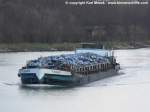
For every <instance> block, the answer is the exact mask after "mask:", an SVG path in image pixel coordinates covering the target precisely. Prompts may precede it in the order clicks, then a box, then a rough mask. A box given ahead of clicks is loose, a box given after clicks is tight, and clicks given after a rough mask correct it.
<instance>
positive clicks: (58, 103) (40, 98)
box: [0, 48, 150, 112]
mask: <svg viewBox="0 0 150 112" xmlns="http://www.w3.org/2000/svg"><path fill="white" fill-rule="evenodd" d="M63 53H73V52H33V53H32V52H22V53H0V112H20V111H21V112H27V111H28V112H41V111H44V112H50V111H54V112H60V111H61V112H83V111H86V112H92V111H94V112H100V111H101V112H135V111H136V112H141V111H143V112H149V111H150V108H149V104H150V96H149V94H150V75H149V74H150V57H149V56H150V49H148V48H145V49H132V50H117V51H115V55H116V57H117V60H118V61H119V62H120V64H121V70H120V72H119V75H116V76H114V77H109V78H106V79H103V80H99V81H96V82H93V83H90V84H87V85H84V86H81V87H74V88H69V87H61V86H45V85H42V86H41V85H40V86H33V85H32V86H26V85H22V84H21V83H20V80H19V78H18V77H17V72H18V69H19V68H20V67H22V66H23V65H24V64H25V62H26V60H29V59H35V58H38V57H40V56H49V55H58V54H63Z"/></svg>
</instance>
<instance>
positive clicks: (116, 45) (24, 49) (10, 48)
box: [0, 41, 150, 52]
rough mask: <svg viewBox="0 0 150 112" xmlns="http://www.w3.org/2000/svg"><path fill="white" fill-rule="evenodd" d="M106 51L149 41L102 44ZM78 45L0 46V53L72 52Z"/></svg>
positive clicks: (32, 44) (145, 44)
mask: <svg viewBox="0 0 150 112" xmlns="http://www.w3.org/2000/svg"><path fill="white" fill-rule="evenodd" d="M103 44H104V46H105V47H106V48H108V49H112V48H113V49H136V48H144V47H150V41H147V42H134V43H129V42H103ZM80 47H81V45H80V43H59V44H58V43H56V44H43V43H18V44H0V52H36V51H72V50H74V49H75V48H80Z"/></svg>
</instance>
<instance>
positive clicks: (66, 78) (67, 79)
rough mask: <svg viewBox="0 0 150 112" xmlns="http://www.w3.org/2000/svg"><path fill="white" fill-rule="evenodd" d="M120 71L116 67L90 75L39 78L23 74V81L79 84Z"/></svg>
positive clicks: (27, 82) (64, 84)
mask: <svg viewBox="0 0 150 112" xmlns="http://www.w3.org/2000/svg"><path fill="white" fill-rule="evenodd" d="M117 74H118V72H117V71H116V70H115V69H111V70H108V71H103V72H98V73H93V74H89V75H83V76H82V77H78V76H79V74H76V75H72V76H59V75H48V74H45V76H44V77H43V78H42V79H41V80H39V79H38V78H37V76H36V75H35V74H28V75H27V74H21V81H22V83H23V84H49V85H62V86H79V85H83V84H87V83H90V82H93V81H97V80H100V79H103V78H106V77H111V76H114V75H117Z"/></svg>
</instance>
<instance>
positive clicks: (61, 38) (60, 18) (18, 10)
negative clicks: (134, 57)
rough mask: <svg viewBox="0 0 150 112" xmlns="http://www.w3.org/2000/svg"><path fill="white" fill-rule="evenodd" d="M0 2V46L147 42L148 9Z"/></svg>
mask: <svg viewBox="0 0 150 112" xmlns="http://www.w3.org/2000/svg"><path fill="white" fill-rule="evenodd" d="M65 1H66V0H0V43H23V42H26V43H33V42H35V43H62V42H85V41H90V42H91V41H145V40H150V5H107V4H106V5H84V6H75V5H65Z"/></svg>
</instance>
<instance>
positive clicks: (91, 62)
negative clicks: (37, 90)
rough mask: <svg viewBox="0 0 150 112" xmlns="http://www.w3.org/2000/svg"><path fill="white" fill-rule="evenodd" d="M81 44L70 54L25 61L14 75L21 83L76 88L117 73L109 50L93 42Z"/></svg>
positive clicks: (114, 61) (112, 52)
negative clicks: (16, 74)
mask: <svg viewBox="0 0 150 112" xmlns="http://www.w3.org/2000/svg"><path fill="white" fill-rule="evenodd" d="M81 45H82V47H81V48H77V49H76V50H75V52H74V54H63V55H58V56H48V57H39V58H38V59H35V60H30V61H27V63H26V65H25V66H24V67H22V68H21V69H20V70H19V72H18V76H19V77H20V78H21V82H22V84H49V85H61V86H77V85H83V84H87V83H90V82H93V81H97V80H100V79H103V78H106V77H110V76H114V75H117V74H118V70H119V69H120V64H119V63H117V62H116V58H115V56H114V51H113V50H106V49H104V48H103V46H101V45H99V44H95V43H82V44H81Z"/></svg>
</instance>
